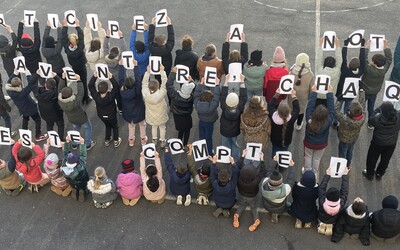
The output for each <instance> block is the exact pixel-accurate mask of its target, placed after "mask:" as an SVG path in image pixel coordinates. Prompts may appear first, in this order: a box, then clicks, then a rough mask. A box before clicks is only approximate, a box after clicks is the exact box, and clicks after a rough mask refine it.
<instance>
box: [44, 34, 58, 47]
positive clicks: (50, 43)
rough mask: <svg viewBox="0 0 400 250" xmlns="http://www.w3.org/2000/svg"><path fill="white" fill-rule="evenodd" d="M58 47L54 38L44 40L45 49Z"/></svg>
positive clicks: (49, 37)
mask: <svg viewBox="0 0 400 250" xmlns="http://www.w3.org/2000/svg"><path fill="white" fill-rule="evenodd" d="M55 46H56V41H55V40H54V37H52V36H48V37H46V38H45V39H44V47H45V48H54V47H55Z"/></svg>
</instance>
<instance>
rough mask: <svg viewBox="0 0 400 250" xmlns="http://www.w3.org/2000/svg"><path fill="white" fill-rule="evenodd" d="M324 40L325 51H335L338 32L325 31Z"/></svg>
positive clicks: (323, 48)
mask: <svg viewBox="0 0 400 250" xmlns="http://www.w3.org/2000/svg"><path fill="white" fill-rule="evenodd" d="M323 38H324V41H323V43H322V50H323V51H334V50H335V49H336V44H335V40H336V32H335V31H325V32H324V35H323Z"/></svg>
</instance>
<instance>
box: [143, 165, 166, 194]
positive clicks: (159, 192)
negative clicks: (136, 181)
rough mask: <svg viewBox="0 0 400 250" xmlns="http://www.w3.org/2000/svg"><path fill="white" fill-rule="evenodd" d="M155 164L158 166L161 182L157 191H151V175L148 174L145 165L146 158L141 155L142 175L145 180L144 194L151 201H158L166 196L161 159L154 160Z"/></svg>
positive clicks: (158, 176)
mask: <svg viewBox="0 0 400 250" xmlns="http://www.w3.org/2000/svg"><path fill="white" fill-rule="evenodd" d="M154 165H155V166H156V168H157V178H158V181H159V183H160V187H159V188H158V189H157V191H156V192H154V193H153V192H151V191H150V189H149V188H148V187H147V184H146V182H147V180H148V179H149V177H148V176H147V174H146V167H145V159H144V157H140V175H141V177H142V182H143V195H144V197H145V198H146V199H147V200H149V201H158V200H161V199H162V198H164V197H165V195H166V191H165V182H164V180H163V178H162V168H161V161H160V158H156V159H155V160H154Z"/></svg>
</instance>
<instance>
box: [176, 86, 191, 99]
mask: <svg viewBox="0 0 400 250" xmlns="http://www.w3.org/2000/svg"><path fill="white" fill-rule="evenodd" d="M194 87H195V85H194V83H193V82H185V83H184V84H182V86H181V90H178V94H179V95H180V96H181V97H182V98H184V99H189V98H190V95H191V94H192V91H193V89H194Z"/></svg>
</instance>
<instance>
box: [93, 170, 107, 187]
mask: <svg viewBox="0 0 400 250" xmlns="http://www.w3.org/2000/svg"><path fill="white" fill-rule="evenodd" d="M94 176H95V179H94V189H99V187H100V186H101V181H102V180H103V179H104V177H105V176H106V170H105V169H104V168H103V167H97V168H96V169H95V170H94Z"/></svg>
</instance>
